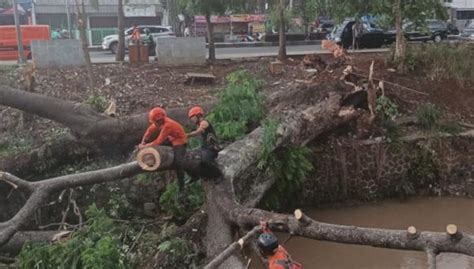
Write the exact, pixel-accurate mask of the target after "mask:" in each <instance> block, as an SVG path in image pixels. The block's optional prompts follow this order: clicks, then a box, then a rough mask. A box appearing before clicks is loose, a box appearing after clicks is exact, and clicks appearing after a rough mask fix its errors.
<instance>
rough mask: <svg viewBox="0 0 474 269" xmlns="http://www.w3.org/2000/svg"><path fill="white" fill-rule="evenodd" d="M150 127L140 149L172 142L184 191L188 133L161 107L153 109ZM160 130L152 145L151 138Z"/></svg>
mask: <svg viewBox="0 0 474 269" xmlns="http://www.w3.org/2000/svg"><path fill="white" fill-rule="evenodd" d="M148 122H149V126H148V128H147V130H146V131H145V134H144V135H143V138H142V141H141V143H140V145H138V148H139V149H142V148H145V147H150V146H159V145H163V144H164V143H166V142H168V141H169V142H170V143H171V145H172V146H173V152H174V167H175V169H176V175H177V177H178V187H179V190H180V192H181V193H182V192H183V191H184V170H183V161H184V157H185V155H186V143H187V138H186V133H185V132H184V129H183V127H182V126H181V125H180V124H179V123H178V122H176V121H174V120H172V119H171V118H168V117H167V116H166V111H165V110H164V109H162V108H160V107H155V108H153V109H152V110H151V111H150V113H149V114H148ZM158 130H160V134H159V135H158V137H157V138H156V139H155V140H153V141H152V142H150V143H146V141H149V139H150V138H151V136H152V135H153V134H154V133H156V132H157V131H158Z"/></svg>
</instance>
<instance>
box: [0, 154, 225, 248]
mask: <svg viewBox="0 0 474 269" xmlns="http://www.w3.org/2000/svg"><path fill="white" fill-rule="evenodd" d="M152 149H153V150H154V152H156V153H157V154H158V155H159V156H160V157H159V159H160V166H159V168H158V170H160V171H163V170H170V169H173V159H174V154H173V150H172V148H170V147H154V148H152ZM195 153H197V152H194V151H190V152H188V153H187V154H186V160H185V162H184V169H185V171H186V172H188V173H189V174H193V175H206V176H208V175H210V173H209V171H213V172H215V171H216V170H215V169H217V166H215V169H214V170H212V169H211V168H212V167H210V166H209V164H208V163H207V162H202V161H201V159H200V158H197V157H198V155H196V154H195ZM142 172H143V170H142V169H141V167H140V166H139V165H138V162H131V163H127V164H122V165H119V166H115V167H112V168H106V169H101V170H96V171H91V172H85V173H79V174H74V175H67V176H61V177H56V178H50V179H45V180H40V181H35V182H29V181H26V180H23V179H21V178H18V177H16V176H14V175H12V174H10V173H6V172H1V171H0V181H3V182H5V183H7V184H9V185H10V186H11V187H12V188H14V189H17V190H19V191H24V192H26V193H27V194H29V195H30V196H29V198H28V200H27V201H26V203H25V204H24V205H23V207H22V208H21V209H20V210H19V211H18V212H17V214H16V215H15V216H14V217H13V218H11V219H10V220H8V221H5V222H1V223H0V246H2V245H4V244H6V243H7V242H8V241H9V240H10V238H11V237H12V236H13V235H14V234H15V233H16V232H17V231H20V230H21V229H22V228H23V227H24V226H26V224H28V222H29V221H30V220H31V218H32V216H33V214H34V213H35V211H36V210H37V209H38V208H39V207H41V206H42V205H43V204H44V203H45V202H46V200H47V199H48V197H49V196H50V195H51V194H52V193H54V192H57V191H60V190H63V189H68V188H74V187H79V186H87V185H93V184H99V183H105V182H109V181H115V180H119V179H123V178H126V177H130V176H133V175H136V174H139V173H142ZM211 177H214V176H211Z"/></svg>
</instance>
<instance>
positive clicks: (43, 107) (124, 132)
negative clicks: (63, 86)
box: [0, 85, 212, 175]
mask: <svg viewBox="0 0 474 269" xmlns="http://www.w3.org/2000/svg"><path fill="white" fill-rule="evenodd" d="M0 105H3V106H8V107H12V108H16V109H20V110H22V111H25V112H28V113H32V114H36V115H38V116H40V117H43V118H47V119H50V120H53V121H56V122H58V123H61V124H63V125H64V126H66V127H68V128H69V129H70V130H71V132H72V133H73V134H74V135H75V137H72V138H71V137H67V138H65V139H62V140H59V141H52V142H51V143H50V144H45V145H43V146H42V147H40V148H38V149H34V150H32V151H29V152H27V153H24V154H22V155H21V156H20V155H19V156H6V157H2V158H0V170H3V171H9V172H11V173H14V174H18V175H32V174H38V173H41V172H42V171H44V169H47V168H48V167H52V166H56V165H61V164H64V162H65V161H67V160H74V159H81V158H82V157H84V155H88V156H92V155H101V154H103V153H106V154H107V153H112V154H117V153H122V152H130V151H131V149H132V148H133V146H135V145H136V144H138V143H139V141H140V140H141V137H142V136H143V133H144V131H145V130H146V128H147V126H148V120H147V113H141V114H137V115H132V116H128V117H123V118H112V117H109V116H106V115H104V114H101V113H97V112H96V111H94V110H93V109H92V108H91V107H89V106H88V105H85V104H82V103H77V102H72V101H67V100H62V99H58V98H54V97H50V96H46V95H41V94H37V93H31V92H26V91H22V90H17V89H13V88H11V87H9V86H6V85H0ZM203 107H204V108H205V109H207V110H208V109H210V108H211V107H212V104H203ZM187 110H188V109H187V108H169V109H167V113H168V115H169V116H170V117H171V118H173V119H175V120H177V121H178V122H180V123H181V124H182V125H185V126H189V125H190V124H191V123H190V121H189V120H188V117H187ZM77 138H78V139H77Z"/></svg>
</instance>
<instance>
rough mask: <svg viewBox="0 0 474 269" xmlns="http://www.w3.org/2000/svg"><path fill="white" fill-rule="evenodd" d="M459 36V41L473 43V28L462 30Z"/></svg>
mask: <svg viewBox="0 0 474 269" xmlns="http://www.w3.org/2000/svg"><path fill="white" fill-rule="evenodd" d="M460 36H461V39H465V40H471V41H474V27H473V28H464V30H462V32H461V34H460Z"/></svg>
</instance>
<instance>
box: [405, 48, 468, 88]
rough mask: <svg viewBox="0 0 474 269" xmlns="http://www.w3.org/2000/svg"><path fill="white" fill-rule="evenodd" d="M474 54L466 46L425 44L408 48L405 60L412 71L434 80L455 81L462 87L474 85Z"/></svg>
mask: <svg viewBox="0 0 474 269" xmlns="http://www.w3.org/2000/svg"><path fill="white" fill-rule="evenodd" d="M473 62H474V52H473V51H472V49H471V48H470V47H469V46H468V45H466V44H462V43H459V44H449V43H438V44H423V45H412V46H408V47H407V54H406V57H405V60H404V63H405V65H406V66H407V67H408V69H409V70H410V71H417V72H419V73H421V74H422V75H425V76H428V77H430V78H431V79H433V80H443V79H445V80H449V79H452V80H455V81H456V82H457V83H459V85H460V86H470V85H474V69H473V68H472V63H473Z"/></svg>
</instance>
